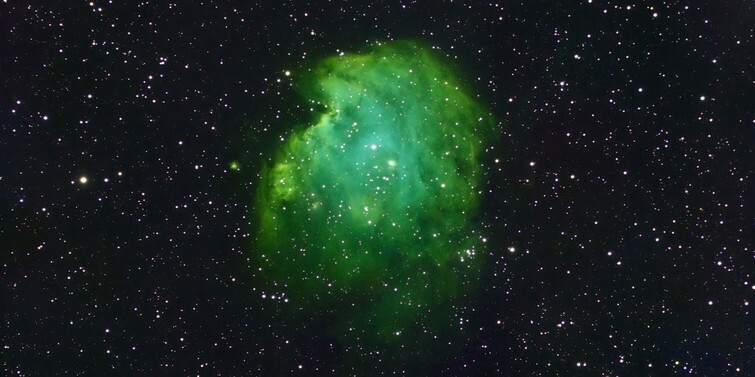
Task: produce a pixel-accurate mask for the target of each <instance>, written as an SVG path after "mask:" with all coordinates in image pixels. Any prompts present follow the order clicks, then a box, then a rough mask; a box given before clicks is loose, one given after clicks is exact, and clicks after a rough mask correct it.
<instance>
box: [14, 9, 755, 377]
mask: <svg viewBox="0 0 755 377" xmlns="http://www.w3.org/2000/svg"><path fill="white" fill-rule="evenodd" d="M754 8H755V4H754V3H752V2H751V1H749V0H730V1H702V2H697V1H651V2H631V1H608V0H592V1H591V0H580V1H572V2H562V1H519V2H513V1H499V2H478V1H422V2H420V1H408V0H407V1H385V2H382V1H375V2H372V1H365V2H360V1H328V2H310V1H269V2H231V1H219V0H215V1H213V0H207V1H193V2H175V3H169V2H158V1H135V2H130V1H129V2H125V1H92V2H88V1H44V2H42V1H31V2H22V1H14V0H8V1H3V2H2V4H0V33H2V34H0V114H1V115H0V155H1V156H2V158H1V159H0V255H1V256H2V265H1V269H0V283H1V288H0V289H1V290H0V318H1V320H2V321H1V322H0V347H2V348H0V367H1V368H2V372H0V374H2V375H7V376H11V375H13V376H52V375H60V376H66V375H71V376H85V375H86V376H105V375H111V376H115V375H126V376H140V375H176V376H178V375H181V376H184V375H185V376H189V375H192V376H196V375H199V376H216V375H217V376H230V375H235V376H263V375H289V374H290V375H333V374H335V375H348V374H351V373H350V372H349V371H348V370H344V369H342V368H341V366H342V361H343V360H344V358H345V357H352V358H354V357H357V358H358V357H360V352H366V351H364V350H361V349H359V348H358V347H351V346H350V345H348V344H338V343H337V342H333V341H332V340H330V339H327V337H325V336H323V335H322V331H320V330H321V329H318V328H317V327H316V326H312V325H311V324H306V323H291V322H288V321H286V320H284V319H283V318H282V317H279V316H278V315H277V313H278V311H279V310H280V306H281V303H280V302H277V301H275V300H271V299H269V298H264V299H263V298H262V294H261V293H262V292H260V289H259V288H258V287H257V286H256V283H255V280H254V271H255V266H254V265H253V262H252V259H251V258H250V253H253V252H254V250H253V246H252V245H253V239H254V236H253V234H254V230H253V229H252V225H251V218H252V217H253V213H254V208H252V205H253V203H252V198H253V193H254V190H255V185H256V184H257V180H258V172H259V171H260V170H259V169H260V168H261V167H262V166H263V164H264V163H265V161H269V159H271V158H272V156H273V151H274V150H275V148H276V147H277V146H279V145H280V144H281V143H280V141H279V139H280V138H281V137H282V136H285V135H287V134H288V133H290V132H291V130H292V129H293V128H294V126H295V125H297V124H299V123H300V122H301V121H302V119H306V116H307V112H308V109H306V106H305V105H303V104H304V103H305V102H304V101H303V99H302V98H300V97H298V96H297V94H296V92H295V91H294V86H295V83H296V80H297V78H305V77H306V76H307V68H308V67H310V66H311V65H312V64H313V63H314V62H316V61H317V60H318V59H319V58H320V57H324V56H331V55H334V54H338V53H339V52H341V51H346V52H349V51H355V50H359V49H361V48H363V47H364V46H365V45H366V44H367V43H369V42H372V41H376V40H381V41H388V40H392V39H400V38H407V39H415V40H420V41H423V42H425V43H427V44H429V45H431V46H434V48H436V49H437V51H439V52H440V53H441V54H442V55H444V56H447V57H448V59H449V60H450V61H453V62H454V64H455V65H456V66H457V67H459V68H460V72H462V76H463V78H464V79H466V80H467V83H468V84H469V87H470V88H472V89H473V92H474V93H475V94H477V95H479V97H480V99H481V100H482V101H483V102H484V103H486V104H488V105H489V107H490V109H491V112H492V114H493V115H494V116H495V117H496V119H498V120H499V122H500V123H501V129H502V134H501V136H500V138H499V140H498V141H497V142H496V144H495V146H494V148H491V149H490V150H488V153H487V154H486V156H485V158H484V159H483V162H482V163H483V164H484V168H485V171H486V177H487V188H488V191H487V192H486V193H485V198H484V200H483V202H482V205H483V206H482V208H481V211H480V214H479V217H480V219H479V220H480V222H481V223H482V224H484V227H485V230H486V232H487V235H488V237H489V239H490V245H492V246H491V248H490V257H489V264H488V266H487V269H486V270H485V273H484V276H483V282H482V284H481V287H482V288H481V292H480V300H479V302H478V303H476V304H474V305H468V306H465V307H463V308H459V326H460V327H461V328H462V329H463V333H464V334H465V336H466V339H464V341H463V347H462V348H461V349H460V350H459V351H456V352H454V353H453V355H454V356H453V357H450V358H448V357H445V358H442V359H440V358H437V359H436V358H432V357H431V358H429V359H427V360H422V363H423V364H426V366H427V369H426V374H427V375H449V376H474V375H490V376H558V375H560V376H572V375H588V376H601V375H604V376H616V375H621V376H641V375H643V376H647V375H654V376H657V375H677V374H678V375H701V376H728V375H739V376H752V375H755V316H754V315H753V308H754V307H755V253H754V252H753V226H754V225H755V221H754V220H755V216H754V211H753V200H752V197H753V190H752V173H753V162H752V161H753V154H752V142H753V141H754V140H755V138H753V136H755V133H753V127H755V106H754V105H753V103H755V90H754V88H755V85H754V81H753V80H755V72H753V65H754V64H755V61H754V60H755V59H754V58H755V44H754V42H755V9H754ZM287 70H288V71H290V72H291V75H290V76H286V75H285V71H287ZM231 161H239V162H240V163H241V170H239V171H235V170H233V169H230V168H229V163H230V162H231ZM84 177H86V182H85V183H83V182H82V178H84ZM313 321H316V318H313ZM405 352H412V351H411V350H406V351H405ZM371 374H373V375H383V374H385V375H389V374H402V366H401V365H400V364H398V363H393V362H391V358H390V355H388V357H386V358H385V359H382V360H381V361H380V362H378V363H376V364H375V365H374V368H373V371H372V373H371Z"/></svg>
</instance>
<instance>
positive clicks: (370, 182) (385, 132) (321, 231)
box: [255, 41, 494, 350]
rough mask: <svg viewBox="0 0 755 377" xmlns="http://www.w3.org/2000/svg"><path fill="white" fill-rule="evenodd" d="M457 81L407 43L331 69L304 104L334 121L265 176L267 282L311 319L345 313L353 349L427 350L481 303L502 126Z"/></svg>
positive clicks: (345, 334)
mask: <svg viewBox="0 0 755 377" xmlns="http://www.w3.org/2000/svg"><path fill="white" fill-rule="evenodd" d="M452 71H453V70H452V69H451V67H450V66H449V65H448V64H446V63H445V62H444V60H443V59H441V58H439V57H437V56H436V55H435V54H434V53H433V52H432V51H431V50H430V49H428V48H425V47H423V46H421V45H419V44H417V43H414V42H409V41H401V42H391V43H387V44H378V45H375V46H373V48H372V49H371V50H370V51H368V52H366V53H362V54H345V55H342V56H336V57H331V58H327V59H325V60H324V61H322V62H321V63H320V64H319V65H318V66H317V68H316V69H315V70H314V71H313V77H312V78H311V85H309V86H308V89H305V90H304V93H303V94H304V95H305V96H307V97H309V98H313V99H316V100H317V101H319V102H320V103H322V104H323V105H324V106H325V111H324V113H323V114H322V115H321V116H320V117H319V120H317V121H316V122H315V124H312V125H310V126H309V127H306V128H302V129H300V130H299V131H298V132H295V133H294V134H293V135H292V136H290V137H289V138H288V139H287V140H286V141H285V143H284V144H283V145H282V147H281V148H280V150H279V153H278V154H277V156H276V158H275V159H274V161H273V163H272V165H270V166H269V168H268V169H267V170H266V171H265V172H264V173H263V175H262V180H261V183H260V188H259V190H258V192H257V195H256V204H255V208H256V211H257V213H258V215H259V218H258V233H257V244H256V248H255V253H256V254H255V255H256V263H257V265H258V266H259V267H260V268H261V274H262V275H263V276H264V278H265V280H266V281H267V282H268V283H269V284H274V285H275V286H276V287H277V289H278V290H283V291H285V292H286V295H287V297H288V298H289V299H290V300H291V302H290V305H292V306H294V307H296V308H299V309H300V310H301V311H302V312H308V309H310V310H315V309H316V308H329V307H330V308H338V309H337V310H333V313H331V315H332V317H333V328H332V329H330V330H331V331H333V332H334V333H335V334H336V336H337V337H339V338H341V339H342V340H343V341H344V342H349V343H350V344H360V345H363V346H364V347H366V348H370V347H372V348H374V349H381V350H390V349H392V348H393V349H396V347H398V346H402V345H403V346H406V345H410V346H411V345H413V346H425V345H426V344H427V342H430V341H431V339H434V337H437V335H438V334H441V333H444V332H445V331H446V330H447V329H451V328H454V327H458V319H454V314H455V310H457V309H458V308H457V307H456V306H457V304H458V303H460V302H461V301H460V300H464V299H465V298H466V297H468V295H470V294H473V292H474V290H475V286H476V284H475V282H476V281H477V279H478V277H479V274H480V269H481V265H482V264H483V263H484V261H485V252H484V250H483V248H482V246H483V244H482V241H481V235H480V233H479V226H478V225H477V224H476V223H475V217H474V216H475V214H476V212H477V209H478V205H479V203H478V202H479V200H480V196H481V195H480V192H481V190H483V186H482V184H483V183H482V181H481V178H482V173H481V170H482V168H481V165H480V164H481V163H480V161H479V157H480V154H481V152H482V150H483V149H484V145H486V144H485V143H486V142H487V141H489V139H490V138H491V135H493V129H494V127H493V124H494V122H493V120H492V118H491V117H490V115H489V113H488V111H487V110H486V109H485V108H484V107H483V106H481V105H480V104H479V103H478V102H477V101H476V100H475V98H474V97H473V96H471V95H470V94H469V93H468V92H466V91H465V90H464V89H463V88H462V86H461V85H460V83H459V81H458V79H457V78H456V77H455V75H454V74H453V73H452ZM336 311H337V312H336ZM454 321H455V322H456V323H454Z"/></svg>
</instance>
